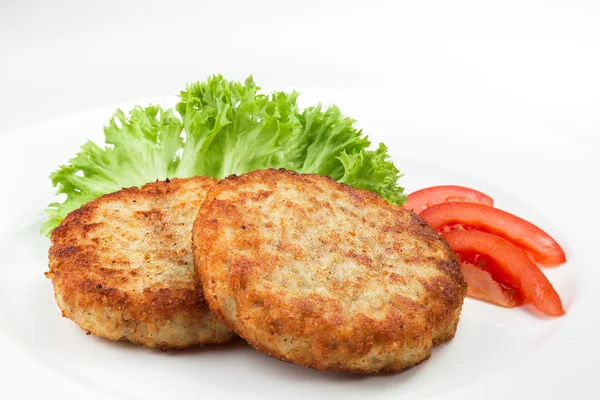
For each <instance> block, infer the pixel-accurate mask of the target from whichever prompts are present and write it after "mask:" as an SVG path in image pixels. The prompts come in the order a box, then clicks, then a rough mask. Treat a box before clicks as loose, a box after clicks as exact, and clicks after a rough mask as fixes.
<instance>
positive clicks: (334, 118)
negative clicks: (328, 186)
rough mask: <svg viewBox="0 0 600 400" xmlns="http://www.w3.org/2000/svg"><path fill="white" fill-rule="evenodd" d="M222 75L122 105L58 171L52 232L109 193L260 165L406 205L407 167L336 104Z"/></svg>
mask: <svg viewBox="0 0 600 400" xmlns="http://www.w3.org/2000/svg"><path fill="white" fill-rule="evenodd" d="M259 90H260V88H259V87H258V86H256V84H255V83H254V81H253V79H252V77H249V78H247V79H246V81H245V82H244V83H240V82H232V81H228V80H226V79H224V78H223V77H222V76H220V75H215V76H212V77H210V78H208V79H207V80H206V81H204V82H197V83H194V84H191V85H188V86H187V88H186V90H184V91H182V92H181V93H180V101H179V102H178V103H177V105H176V107H175V110H173V109H169V110H163V109H162V108H161V107H159V106H156V105H151V106H149V107H145V108H144V107H139V106H138V107H135V108H134V109H133V110H131V111H130V112H129V114H128V115H126V114H125V113H124V112H123V111H121V110H117V112H116V113H115V114H114V116H113V117H112V118H111V119H110V121H109V123H108V125H107V126H105V127H104V136H105V142H106V143H105V146H104V147H100V146H98V145H96V144H94V143H93V142H90V141H88V142H87V143H85V144H84V145H83V146H82V147H81V150H80V152H79V153H78V154H77V155H76V156H75V157H73V158H72V159H70V160H69V162H68V164H66V165H63V166H60V167H59V168H58V169H57V170H56V171H54V172H53V173H52V174H51V175H50V178H51V180H52V184H53V186H55V187H57V194H58V195H63V198H64V200H63V201H62V202H58V201H57V202H53V203H51V204H50V205H49V206H48V208H47V210H46V212H47V214H48V216H49V219H48V220H47V221H46V223H45V224H44V225H43V226H42V229H41V231H42V233H43V234H46V235H48V234H50V233H51V232H52V230H53V229H54V228H55V227H57V226H58V224H59V223H60V222H61V221H62V220H63V219H64V218H65V217H66V215H67V214H68V213H70V212H71V211H73V210H75V209H77V208H79V207H81V206H82V205H83V204H85V203H87V202H89V201H91V200H93V199H95V198H97V197H98V196H101V195H103V194H106V193H111V192H114V191H117V190H120V189H122V188H124V187H132V186H141V185H143V184H145V183H148V182H152V181H156V180H165V179H167V178H173V177H180V178H186V177H191V176H198V175H203V176H210V177H213V178H217V179H221V178H224V177H226V176H228V175H231V174H237V175H239V174H243V173H246V172H250V171H253V170H256V169H266V168H286V169H290V170H294V171H297V172H300V173H314V174H320V175H327V176H330V177H332V178H333V179H335V180H336V181H339V182H343V183H347V184H349V185H352V186H355V187H357V188H361V189H367V190H370V191H373V192H376V193H379V194H380V195H381V196H382V197H383V198H385V199H386V200H387V201H389V202H390V203H393V204H403V203H404V202H405V201H406V197H405V195H404V194H403V191H404V189H403V188H402V187H400V186H398V184H397V181H398V179H399V178H400V176H401V175H400V172H399V171H398V169H397V168H396V167H395V166H394V164H393V162H392V161H391V160H390V157H389V155H388V152H387V147H386V146H385V145H384V144H380V145H379V147H378V148H377V149H376V150H369V147H370V145H371V142H370V141H369V140H368V138H367V137H366V136H365V135H364V134H363V133H362V131H360V130H358V129H356V128H355V127H354V122H355V121H354V120H352V119H350V118H347V117H345V116H343V115H342V114H341V112H340V110H339V109H338V108H337V107H336V106H331V107H329V108H327V109H325V110H323V109H322V107H321V106H320V105H318V106H316V107H310V108H307V109H305V110H303V111H301V110H299V108H298V105H297V102H296V100H297V98H298V93H297V92H292V93H286V92H273V93H271V94H261V93H259Z"/></svg>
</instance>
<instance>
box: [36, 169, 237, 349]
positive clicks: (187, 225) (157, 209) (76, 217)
mask: <svg viewBox="0 0 600 400" xmlns="http://www.w3.org/2000/svg"><path fill="white" fill-rule="evenodd" d="M215 182H216V181H215V180H214V179H211V178H204V177H196V178H189V179H172V180H170V181H168V180H167V181H162V182H154V183H149V184H147V185H144V186H143V187H142V188H140V189H138V188H128V189H123V190H120V191H117V192H116V193H112V194H107V195H104V196H101V197H99V198H98V199H96V200H93V201H91V202H90V203H87V204H85V205H84V206H82V207H81V208H79V209H78V210H76V211H73V212H71V213H69V215H67V217H66V218H65V219H64V220H63V221H62V222H61V223H60V225H59V226H58V227H57V228H56V229H55V230H54V231H53V233H52V237H51V239H52V246H51V248H50V251H49V261H50V271H49V272H47V273H46V276H47V277H48V278H50V279H51V280H52V283H53V285H54V293H55V298H56V302H57V303H58V306H59V307H60V309H61V310H62V312H63V315H64V316H65V317H67V318H70V319H72V320H73V321H75V322H76V323H77V324H78V325H79V326H80V327H81V328H82V329H83V330H85V331H88V332H91V333H93V334H95V335H98V336H102V337H105V338H107V339H111V340H128V341H130V342H133V343H136V344H140V345H143V346H146V347H156V348H160V349H171V348H185V347H188V346H192V345H196V344H203V343H204V344H208V343H223V342H227V341H229V340H230V339H232V337H233V333H232V332H231V331H229V330H228V329H227V328H226V327H225V325H223V324H222V323H221V322H219V321H218V320H217V319H216V318H215V316H214V315H213V314H212V313H211V312H210V311H209V309H208V306H207V304H206V302H205V301H204V298H203V295H202V287H201V285H200V283H199V282H198V280H197V279H196V276H195V272H194V267H193V257H192V253H191V250H192V242H191V232H192V224H193V221H194V218H195V216H196V214H197V212H198V209H199V208H200V206H201V204H202V202H203V200H204V198H205V196H206V193H207V192H208V191H210V190H211V189H212V188H213V187H214V186H215Z"/></svg>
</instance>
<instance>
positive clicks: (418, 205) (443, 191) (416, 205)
mask: <svg viewBox="0 0 600 400" xmlns="http://www.w3.org/2000/svg"><path fill="white" fill-rule="evenodd" d="M406 198H407V201H406V203H404V208H406V209H407V210H412V211H414V212H416V213H417V214H420V213H421V212H422V211H423V210H425V209H426V208H427V207H431V206H434V205H436V204H441V203H448V202H451V201H455V202H458V201H463V202H465V201H466V202H469V203H479V204H485V205H487V206H493V205H494V199H492V198H491V197H490V196H488V195H487V194H485V193H482V192H480V191H478V190H475V189H471V188H468V187H464V186H457V185H442V186H431V187H427V188H424V189H421V190H417V191H415V192H412V193H411V194H409V195H407V196H406Z"/></svg>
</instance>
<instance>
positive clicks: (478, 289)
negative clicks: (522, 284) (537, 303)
mask: <svg viewBox="0 0 600 400" xmlns="http://www.w3.org/2000/svg"><path fill="white" fill-rule="evenodd" d="M460 270H461V271H462V274H463V276H464V278H465V281H467V296H468V297H471V298H473V299H477V300H481V301H486V302H488V303H492V304H496V305H498V306H500V307H506V308H513V307H518V306H520V305H522V304H523V296H522V294H521V293H519V292H518V291H517V290H515V289H513V288H507V287H505V286H503V285H501V284H500V283H498V282H497V281H495V280H494V278H492V274H490V273H489V272H488V271H486V270H484V269H482V268H479V267H476V266H475V265H473V264H470V263H467V262H462V263H461V264H460Z"/></svg>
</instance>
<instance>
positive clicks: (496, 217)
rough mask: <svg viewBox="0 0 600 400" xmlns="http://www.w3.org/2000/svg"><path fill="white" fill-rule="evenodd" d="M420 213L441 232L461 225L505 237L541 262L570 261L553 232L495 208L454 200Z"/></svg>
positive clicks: (557, 262) (545, 263) (542, 263)
mask: <svg viewBox="0 0 600 400" xmlns="http://www.w3.org/2000/svg"><path fill="white" fill-rule="evenodd" d="M420 216H421V217H422V218H423V219H424V220H425V221H427V222H428V223H429V225H431V226H432V227H433V228H434V229H436V230H440V231H444V230H445V228H452V227H453V226H454V225H460V226H462V227H463V228H467V229H469V228H472V229H478V230H481V231H485V232H489V233H493V234H495V235H498V236H501V237H503V238H504V239H507V240H509V241H510V242H512V243H513V244H515V245H516V246H518V247H519V248H521V249H523V250H524V251H525V252H527V253H528V254H529V255H530V256H531V257H532V259H533V260H534V261H535V262H536V263H538V264H540V265H544V266H555V265H558V264H562V263H564V262H565V261H566V257H565V252H564V251H563V249H562V248H561V247H560V245H559V244H558V243H557V242H556V240H554V239H553V238H552V237H551V236H550V235H548V234H547V233H546V232H544V231H543V230H541V229H540V228H538V227H537V226H535V225H534V224H532V223H531V222H528V221H525V220H524V219H522V218H519V217H517V216H516V215H513V214H510V213H508V212H506V211H502V210H499V209H497V208H494V207H490V206H486V205H483V204H475V203H458V202H451V203H443V204H437V205H435V206H431V207H429V208H427V209H426V210H424V211H423V212H422V213H421V214H420Z"/></svg>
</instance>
